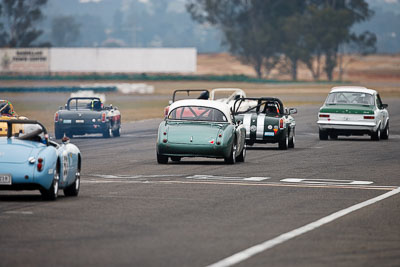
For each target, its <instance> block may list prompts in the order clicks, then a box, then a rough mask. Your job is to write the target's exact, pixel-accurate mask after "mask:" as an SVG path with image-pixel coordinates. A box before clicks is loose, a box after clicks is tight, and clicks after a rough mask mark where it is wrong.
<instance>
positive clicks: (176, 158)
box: [171, 157, 182, 162]
mask: <svg viewBox="0 0 400 267" xmlns="http://www.w3.org/2000/svg"><path fill="white" fill-rule="evenodd" d="M181 159H182V158H181V157H171V160H172V161H174V162H179V161H181Z"/></svg>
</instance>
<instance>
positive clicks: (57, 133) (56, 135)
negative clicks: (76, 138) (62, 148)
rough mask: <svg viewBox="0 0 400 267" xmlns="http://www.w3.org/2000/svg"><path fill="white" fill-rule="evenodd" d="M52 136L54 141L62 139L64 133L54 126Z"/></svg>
mask: <svg viewBox="0 0 400 267" xmlns="http://www.w3.org/2000/svg"><path fill="white" fill-rule="evenodd" d="M54 135H55V137H56V139H61V138H63V137H64V133H63V132H62V131H61V130H60V129H59V128H58V127H56V126H54Z"/></svg>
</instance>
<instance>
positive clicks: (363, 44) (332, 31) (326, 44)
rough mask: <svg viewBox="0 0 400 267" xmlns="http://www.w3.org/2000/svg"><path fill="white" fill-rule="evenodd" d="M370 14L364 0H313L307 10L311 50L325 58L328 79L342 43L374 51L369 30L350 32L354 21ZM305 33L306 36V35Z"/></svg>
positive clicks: (330, 78)
mask: <svg viewBox="0 0 400 267" xmlns="http://www.w3.org/2000/svg"><path fill="white" fill-rule="evenodd" d="M372 15H373V12H372V10H371V9H369V6H368V3H367V2H366V1H365V0H313V1H310V4H309V6H308V12H307V13H306V14H305V16H306V17H307V16H308V20H309V25H313V26H312V27H313V29H312V34H313V38H315V39H316V40H317V43H314V51H313V53H322V54H323V55H324V57H325V66H324V71H325V73H326V75H327V77H328V80H332V79H333V71H334V69H335V67H336V66H337V64H338V53H339V48H340V47H341V46H342V45H344V44H353V45H356V46H357V47H358V48H359V49H358V50H359V51H362V52H365V51H374V50H375V44H376V37H375V35H374V34H372V33H366V32H365V33H362V34H360V35H356V34H355V33H352V32H351V28H352V27H353V25H354V24H356V23H360V22H362V21H365V20H368V19H369V18H370V17H371V16H372ZM307 36H309V35H307ZM314 42H315V41H314Z"/></svg>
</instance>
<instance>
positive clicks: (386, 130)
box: [381, 121, 389, 140]
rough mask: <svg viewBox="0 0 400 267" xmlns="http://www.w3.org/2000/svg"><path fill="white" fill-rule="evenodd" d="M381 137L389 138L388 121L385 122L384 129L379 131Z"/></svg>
mask: <svg viewBox="0 0 400 267" xmlns="http://www.w3.org/2000/svg"><path fill="white" fill-rule="evenodd" d="M381 139H383V140H387V139H389V121H388V122H387V123H386V127H385V129H383V131H382V132H381Z"/></svg>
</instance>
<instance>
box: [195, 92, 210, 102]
mask: <svg viewBox="0 0 400 267" xmlns="http://www.w3.org/2000/svg"><path fill="white" fill-rule="evenodd" d="M209 97H210V93H209V92H208V91H203V92H201V94H200V96H199V97H198V98H197V99H204V100H207V99H208V98H209Z"/></svg>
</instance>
